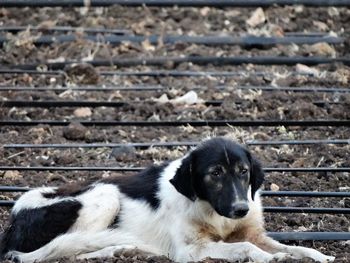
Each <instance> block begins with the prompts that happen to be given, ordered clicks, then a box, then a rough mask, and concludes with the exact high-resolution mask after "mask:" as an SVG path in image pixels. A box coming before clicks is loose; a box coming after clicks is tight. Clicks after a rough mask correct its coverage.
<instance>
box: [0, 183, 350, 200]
mask: <svg viewBox="0 0 350 263" xmlns="http://www.w3.org/2000/svg"><path fill="white" fill-rule="evenodd" d="M29 190H31V188H29V187H20V186H1V185H0V192H27V191H29ZM260 194H261V196H266V197H271V196H272V197H276V196H283V197H337V198H346V197H350V192H305V191H260Z"/></svg>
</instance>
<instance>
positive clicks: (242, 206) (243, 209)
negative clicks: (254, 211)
mask: <svg viewBox="0 0 350 263" xmlns="http://www.w3.org/2000/svg"><path fill="white" fill-rule="evenodd" d="M232 208H233V209H232V212H231V217H232V218H241V217H244V216H245V215H247V214H248V211H249V206H248V204H247V203H236V204H235V205H234V206H233V207H232Z"/></svg>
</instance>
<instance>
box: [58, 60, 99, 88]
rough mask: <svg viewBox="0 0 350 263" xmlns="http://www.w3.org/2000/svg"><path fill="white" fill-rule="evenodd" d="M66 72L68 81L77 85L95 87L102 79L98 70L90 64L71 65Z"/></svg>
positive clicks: (65, 69)
mask: <svg viewBox="0 0 350 263" xmlns="http://www.w3.org/2000/svg"><path fill="white" fill-rule="evenodd" d="M64 71H65V72H66V76H67V77H68V81H69V82H73V83H76V84H86V85H89V84H90V85H95V84H97V83H98V81H99V78H100V75H99V72H98V70H97V69H95V68H94V67H93V66H92V65H91V64H88V63H78V64H71V65H68V66H66V67H65V68H64Z"/></svg>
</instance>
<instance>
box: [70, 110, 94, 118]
mask: <svg viewBox="0 0 350 263" xmlns="http://www.w3.org/2000/svg"><path fill="white" fill-rule="evenodd" d="M91 115H92V111H91V109H90V108H88V107H83V108H78V109H76V110H75V111H74V116H75V117H78V118H85V117H90V116H91Z"/></svg>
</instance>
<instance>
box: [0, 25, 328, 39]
mask: <svg viewBox="0 0 350 263" xmlns="http://www.w3.org/2000/svg"><path fill="white" fill-rule="evenodd" d="M25 30H30V31H42V32H78V33H90V34H93V33H95V34H97V33H107V34H115V35H131V34H132V31H130V30H125V29H108V28H92V27H71V26H52V27H42V26H31V25H29V26H1V27H0V31H6V32H11V33H18V32H20V31H25ZM289 36H294V37H300V36H302V37H312V35H310V36H309V35H308V34H303V33H302V32H300V33H297V35H289ZM324 36H327V35H325V34H323V35H322V34H321V35H317V36H316V37H324Z"/></svg>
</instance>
